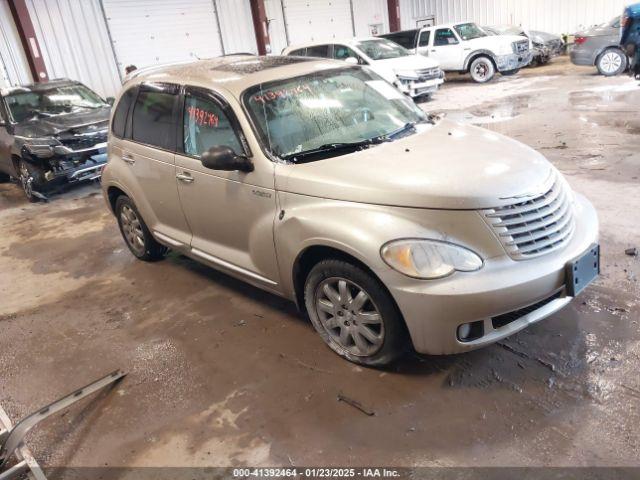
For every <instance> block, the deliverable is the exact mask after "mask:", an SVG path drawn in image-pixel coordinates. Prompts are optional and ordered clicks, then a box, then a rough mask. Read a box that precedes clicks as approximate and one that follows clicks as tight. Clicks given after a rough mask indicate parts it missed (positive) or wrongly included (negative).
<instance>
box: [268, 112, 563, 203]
mask: <svg viewBox="0 0 640 480" xmlns="http://www.w3.org/2000/svg"><path fill="white" fill-rule="evenodd" d="M420 127H423V128H422V131H421V132H419V133H416V134H414V135H410V136H408V137H405V138H404V139H401V140H397V141H394V142H389V143H384V144H381V145H378V146H375V147H372V148H370V149H367V150H363V151H360V152H356V153H351V154H348V155H342V156H339V157H334V158H328V159H324V160H318V161H315V162H309V163H303V164H298V165H291V164H287V165H284V164H278V165H277V168H276V188H277V189H278V190H280V191H285V192H290V193H296V194H300V195H308V196H314V197H320V198H330V199H335V200H345V201H350V202H361V203H369V204H379V205H394V206H401V207H416V208H440V209H483V208H493V207H498V206H502V205H506V204H509V203H513V201H514V200H513V199H514V198H515V197H518V196H521V195H523V194H535V193H540V192H541V191H542V189H543V188H544V187H543V185H544V184H545V182H546V181H547V180H548V179H549V176H550V175H551V172H552V171H553V167H552V166H551V164H550V163H549V162H548V161H547V160H546V159H545V158H544V157H543V156H542V155H541V154H539V153H538V152H536V151H535V150H533V149H531V148H529V147H527V146H526V145H524V144H522V143H520V142H517V141H515V140H512V139H510V138H507V137H504V136H502V135H499V134H497V133H494V132H491V131H488V130H485V129H482V128H478V127H474V126H471V125H461V124H458V123H455V122H451V121H449V120H442V121H441V122H439V123H438V124H436V125H434V126H431V125H429V126H420ZM539 191H540V192H539Z"/></svg>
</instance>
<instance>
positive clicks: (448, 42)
mask: <svg viewBox="0 0 640 480" xmlns="http://www.w3.org/2000/svg"><path fill="white" fill-rule="evenodd" d="M430 42H431V50H430V51H429V56H430V57H433V58H435V59H436V60H438V61H439V62H440V67H441V68H442V69H443V70H462V64H463V59H462V53H463V49H462V45H461V43H460V39H459V38H458V36H457V35H456V33H455V32H454V31H453V29H451V28H436V29H435V31H434V34H433V38H431V39H430Z"/></svg>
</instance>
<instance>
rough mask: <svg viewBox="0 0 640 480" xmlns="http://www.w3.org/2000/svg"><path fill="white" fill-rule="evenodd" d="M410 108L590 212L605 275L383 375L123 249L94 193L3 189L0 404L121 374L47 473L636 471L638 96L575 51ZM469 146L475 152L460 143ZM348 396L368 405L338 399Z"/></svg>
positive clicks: (274, 315) (639, 414) (226, 293)
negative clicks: (505, 330)
mask: <svg viewBox="0 0 640 480" xmlns="http://www.w3.org/2000/svg"><path fill="white" fill-rule="evenodd" d="M449 80H450V81H449V82H448V83H447V84H446V85H445V87H444V88H443V89H442V90H441V91H440V92H439V93H438V94H437V96H436V98H435V99H434V100H433V101H431V102H427V103H423V104H422V107H423V108H424V109H426V110H429V111H448V115H449V116H450V117H452V118H456V119H458V120H460V121H463V122H472V123H477V124H481V125H486V126H488V128H490V129H492V130H496V131H498V132H500V133H504V134H507V135H510V136H512V137H515V138H517V139H519V140H520V141H522V142H524V143H526V144H528V145H530V146H532V147H534V148H536V149H538V150H539V151H541V152H542V153H543V154H545V155H546V156H547V157H548V158H549V159H550V160H551V161H552V162H553V163H554V164H555V165H556V166H557V167H558V168H559V169H560V170H561V171H562V172H563V173H564V174H565V175H566V177H567V179H568V181H569V183H570V184H571V185H572V187H573V188H574V189H575V190H577V191H579V192H582V193H583V194H585V195H586V196H588V197H589V198H590V199H591V201H592V202H593V203H594V204H595V206H596V208H597V209H598V212H599V215H600V219H601V234H602V237H601V240H602V255H603V258H602V260H603V262H602V263H603V267H602V276H601V278H600V279H599V280H598V281H597V283H596V284H595V285H593V286H591V287H589V288H588V289H587V290H586V291H585V292H584V293H583V294H582V295H581V296H580V298H579V299H578V300H577V301H575V302H574V303H573V304H572V305H570V306H568V307H567V308H565V309H564V310H562V311H561V312H559V313H557V314H556V315H554V316H552V317H550V318H548V319H546V320H545V321H543V322H541V323H539V324H537V325H534V326H532V327H530V328H528V329H526V330H524V331H522V332H521V333H519V334H517V335H515V336H513V337H511V338H509V339H507V340H506V341H504V342H501V343H500V344H497V345H493V346H491V347H488V348H485V349H483V350H480V351H476V352H473V353H469V354H464V355H458V356H450V357H437V358H430V357H422V358H419V357H417V356H415V355H411V356H409V357H408V358H406V359H405V360H403V361H402V362H401V363H400V364H398V365H397V366H395V367H394V368H392V369H389V370H386V371H380V370H369V369H364V368H359V367H357V366H354V365H352V364H350V363H348V362H346V361H344V360H341V359H340V358H339V357H337V356H336V355H334V354H333V353H332V352H331V351H330V350H329V349H328V348H326V347H325V346H324V344H323V343H322V342H321V340H320V338H319V337H318V336H317V335H316V333H315V332H314V330H313V328H312V327H311V325H310V324H309V323H308V322H307V321H305V320H304V319H302V318H300V317H299V315H298V314H297V313H296V311H295V309H294V306H293V305H292V304H290V303H287V302H285V301H283V300H281V299H279V298H276V297H274V296H271V295H269V294H266V293H263V292H261V291H259V290H256V289H254V288H253V287H250V286H247V285H245V284H243V283H241V282H238V281H236V280H233V279H231V278H229V277H227V276H225V275H223V274H220V273H217V272H216V271H214V270H211V269H208V268H205V267H203V266H200V265H198V264H196V263H195V262H192V261H190V260H187V259H184V258H180V257H178V256H175V255H171V256H170V257H169V258H168V259H167V260H166V261H163V262H159V263H155V264H146V263H143V262H139V261H136V260H134V259H133V257H132V256H131V255H130V253H129V252H128V251H127V250H126V247H125V246H124V243H123V241H122V240H121V238H120V235H119V232H118V229H117V227H116V222H115V220H114V218H113V217H112V216H111V215H110V214H109V212H108V211H107V209H106V207H105V205H104V204H103V200H102V198H101V197H100V196H99V194H98V188H97V187H95V186H85V187H82V188H79V189H74V190H72V191H70V192H68V193H66V194H64V195H60V196H58V197H56V198H55V199H53V201H52V202H50V203H48V204H44V203H39V204H33V205H31V204H28V203H26V202H25V201H24V200H23V198H22V195H21V192H20V191H19V190H18V188H17V187H16V186H15V185H8V184H4V185H0V231H1V232H2V233H1V235H0V252H1V257H0V299H1V301H0V404H1V405H2V406H4V408H5V409H6V410H7V411H8V413H9V415H10V416H11V417H12V418H13V419H18V418H19V417H21V416H22V415H25V414H26V413H28V412H30V411H32V410H34V409H36V408H37V407H39V406H41V405H43V404H46V403H48V402H49V401H50V400H52V399H54V398H56V397H57V396H59V395H62V394H64V393H67V392H68V391H70V390H72V389H74V388H76V387H78V386H81V385H83V384H85V383H87V382H88V381H91V380H93V379H94V378H97V377H99V376H101V375H104V374H106V373H108V372H109V371H111V370H114V369H116V368H122V369H124V370H126V371H128V372H129V375H128V377H127V378H126V379H125V380H124V381H123V382H122V383H121V384H120V385H119V386H118V387H117V389H116V390H115V391H112V392H111V393H110V394H109V395H106V396H102V397H100V398H98V399H96V400H94V401H92V402H87V401H85V402H83V404H82V405H80V406H78V407H75V408H73V409H72V410H70V411H69V412H68V413H67V414H66V415H64V416H60V417H57V418H56V419H55V420H50V421H48V422H47V423H46V424H45V425H42V427H39V428H38V429H37V430H35V431H34V432H33V433H32V434H31V436H30V437H29V444H30V445H31V447H32V449H33V451H34V453H35V454H36V456H37V458H39V459H40V460H41V462H42V463H43V464H44V465H48V466H60V465H67V466H69V465H71V466H103V465H109V466H123V465H126V466H139V465H156V466H160V465H175V466H179V465H189V466H212V465H227V466H228V465H244V464H250V465H285V466H289V465H351V466H362V465H369V464H375V465H396V466H454V465H455V466H475V465H483V466H504V465H509V466H550V465H553V466H585V465H589V466H595V465H598V466H640V458H639V453H638V452H640V427H639V425H640V406H639V405H640V375H639V374H638V372H639V369H640V326H639V324H638V322H639V320H640V318H639V317H640V316H639V314H638V299H639V298H640V295H639V293H640V292H639V286H638V282H637V276H638V273H639V272H640V260H639V259H638V258H632V257H629V256H625V254H624V250H625V248H628V247H630V246H633V245H634V244H635V245H636V246H639V247H640V235H639V233H640V227H639V225H640V189H639V187H638V176H639V175H640V136H639V133H640V116H638V110H639V108H640V87H639V86H638V85H637V82H634V81H632V80H631V79H629V78H628V77H618V78H613V79H607V78H604V77H600V76H597V75H595V70H593V69H589V68H586V69H584V68H577V67H574V66H572V65H570V64H569V63H568V62H567V61H566V59H557V60H555V61H554V62H553V64H552V65H550V66H547V67H542V68H536V69H529V70H526V71H523V72H522V73H521V74H520V75H518V76H515V77H509V78H507V77H500V78H498V79H497V81H494V82H493V83H492V84H489V85H475V84H471V83H470V82H469V80H468V79H467V78H466V77H458V76H457V75H453V76H451V78H450V79H449ZM469 154H470V155H472V154H473V152H472V151H470V152H469ZM339 393H342V394H344V395H347V396H349V397H351V398H353V399H356V400H358V401H359V402H361V403H362V404H363V405H365V406H367V407H368V408H370V409H371V410H373V411H375V416H372V417H369V416H366V415H364V414H362V413H361V412H359V411H358V410H355V409H354V408H352V407H351V406H349V405H347V404H345V403H342V402H338V401H337V400H336V397H337V395H338V394H339Z"/></svg>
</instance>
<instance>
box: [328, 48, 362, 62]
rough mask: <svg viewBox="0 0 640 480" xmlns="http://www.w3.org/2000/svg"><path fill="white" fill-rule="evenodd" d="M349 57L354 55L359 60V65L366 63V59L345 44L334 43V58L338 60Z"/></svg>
mask: <svg viewBox="0 0 640 480" xmlns="http://www.w3.org/2000/svg"><path fill="white" fill-rule="evenodd" d="M349 57H353V58H355V59H356V60H358V64H359V65H365V64H366V62H365V61H364V59H363V58H362V57H361V56H360V55H358V54H357V53H356V52H354V51H353V50H352V49H351V48H349V47H347V46H345V45H334V46H333V58H335V59H336V60H346V59H347V58H349Z"/></svg>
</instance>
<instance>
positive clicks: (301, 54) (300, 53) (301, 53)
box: [289, 48, 307, 57]
mask: <svg viewBox="0 0 640 480" xmlns="http://www.w3.org/2000/svg"><path fill="white" fill-rule="evenodd" d="M306 50H307V49H306V48H299V49H298V50H292V51H291V52H289V55H293V56H296V57H304V56H305V54H306Z"/></svg>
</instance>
